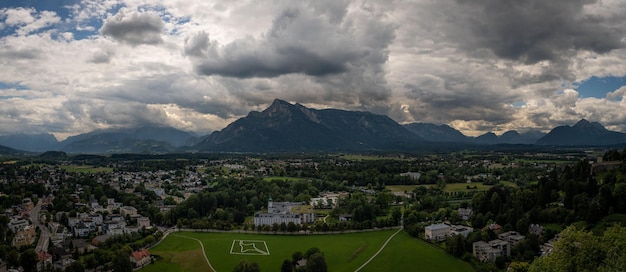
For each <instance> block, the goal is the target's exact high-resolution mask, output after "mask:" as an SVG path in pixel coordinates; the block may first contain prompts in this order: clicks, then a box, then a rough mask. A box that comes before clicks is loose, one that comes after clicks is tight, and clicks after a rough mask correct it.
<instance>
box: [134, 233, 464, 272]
mask: <svg viewBox="0 0 626 272" xmlns="http://www.w3.org/2000/svg"><path fill="white" fill-rule="evenodd" d="M395 231H396V230H386V231H374V232H362V233H349V234H335V235H307V236H290V235H260V234H237V233H195V232H191V233H190V232H180V233H174V234H171V235H170V236H168V237H167V238H166V239H165V240H164V241H163V243H161V244H159V245H158V246H156V247H155V248H153V249H151V250H150V252H151V253H152V254H156V255H159V256H161V260H159V261H157V262H156V263H155V264H153V265H149V266H147V267H145V268H143V269H142V270H141V271H142V272H145V271H147V272H151V271H208V270H209V267H208V265H207V264H206V263H205V262H204V260H203V257H202V252H201V251H200V244H199V243H198V242H196V241H195V240H192V239H189V238H185V237H192V238H197V239H199V240H201V241H202V243H203V244H204V248H205V251H206V254H207V257H208V258H209V261H210V262H211V265H212V266H213V267H214V268H215V269H216V270H217V271H232V269H233V268H234V267H235V266H236V265H237V263H238V262H239V261H241V260H244V259H246V260H249V261H252V262H256V263H258V264H259V266H260V267H261V270H262V271H279V270H280V266H281V264H282V262H283V260H285V259H291V255H292V254H293V253H294V252H296V251H300V252H302V253H304V252H305V251H306V250H307V249H309V248H311V247H318V248H319V249H320V250H321V251H322V252H323V253H324V255H325V257H326V263H327V264H328V268H329V269H328V270H329V271H354V270H355V269H357V268H358V267H359V266H361V265H362V264H363V263H365V262H366V261H367V260H368V259H369V258H370V257H371V256H372V255H373V254H375V253H376V251H378V249H379V248H380V247H381V246H382V245H383V244H384V242H385V241H386V240H387V238H389V236H391V235H392V234H393V233H394V232H395ZM239 241H243V242H242V243H240V242H239ZM416 267H419V268H420V271H472V269H471V267H470V265H469V264H467V263H464V262H463V261H461V260H458V259H455V258H454V257H452V256H450V255H447V254H446V253H444V252H443V251H441V250H440V249H437V248H435V247H433V246H432V245H430V244H428V243H426V242H423V241H421V240H418V239H415V238H412V237H410V236H409V235H408V234H406V233H405V232H400V233H399V234H398V235H396V236H395V237H394V238H393V239H392V240H391V242H390V243H389V244H388V245H387V247H386V248H385V249H384V250H383V251H382V252H381V254H380V255H379V256H378V257H377V258H375V259H374V260H373V261H372V262H371V263H370V264H368V265H367V266H366V267H365V268H363V270H361V271H414V270H415V268H416Z"/></svg>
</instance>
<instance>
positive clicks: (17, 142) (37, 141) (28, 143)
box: [0, 134, 59, 152]
mask: <svg viewBox="0 0 626 272" xmlns="http://www.w3.org/2000/svg"><path fill="white" fill-rule="evenodd" d="M58 144H59V141H58V140H57V139H56V138H55V137H54V135H52V134H11V135H2V136H0V145H3V146H6V147H10V148H13V149H18V150H24V151H30V152H42V151H46V150H50V148H53V147H56V146H57V145H58Z"/></svg>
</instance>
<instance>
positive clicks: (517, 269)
mask: <svg viewBox="0 0 626 272" xmlns="http://www.w3.org/2000/svg"><path fill="white" fill-rule="evenodd" d="M529 267H530V265H529V264H528V263H527V262H512V263H511V264H510V265H509V270H507V271H510V272H527V271H528V268H529Z"/></svg>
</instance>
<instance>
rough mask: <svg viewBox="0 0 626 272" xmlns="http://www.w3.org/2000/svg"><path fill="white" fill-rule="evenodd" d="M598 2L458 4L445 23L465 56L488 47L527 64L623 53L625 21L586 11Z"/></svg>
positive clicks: (484, 0)
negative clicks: (615, 51) (616, 51)
mask: <svg viewBox="0 0 626 272" xmlns="http://www.w3.org/2000/svg"><path fill="white" fill-rule="evenodd" d="M442 2H445V1H442ZM595 2H597V1H594V0H550V1H545V0H525V1H502V0H457V1H456V3H457V5H453V6H454V7H455V8H457V10H456V11H454V12H453V13H452V15H453V16H450V17H449V18H447V19H450V20H453V21H450V25H449V26H451V27H453V28H455V29H454V30H452V31H449V32H448V33H449V34H450V33H453V34H454V35H449V36H448V38H449V39H451V40H452V41H453V42H456V43H459V45H460V47H461V48H463V49H464V50H467V51H475V50H477V49H480V48H487V49H490V50H491V51H492V52H493V53H494V54H495V55H496V56H498V57H501V58H506V59H512V60H520V61H523V62H525V63H536V62H538V61H542V60H551V61H554V60H560V59H561V58H562V57H564V56H568V55H571V54H572V52H575V51H578V50H588V51H592V52H595V53H606V52H609V51H611V50H613V49H618V48H623V47H624V43H623V42H622V41H621V39H622V38H623V37H624V33H625V29H624V28H623V27H619V26H618V25H616V24H615V22H614V20H621V21H622V22H623V20H624V19H623V16H622V19H619V18H605V17H600V16H599V15H594V14H591V13H588V12H586V11H585V10H584V8H585V5H587V4H593V3H595ZM448 7H450V6H448ZM620 16H621V15H620Z"/></svg>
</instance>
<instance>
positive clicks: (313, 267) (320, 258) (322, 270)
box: [306, 252, 328, 272]
mask: <svg viewBox="0 0 626 272" xmlns="http://www.w3.org/2000/svg"><path fill="white" fill-rule="evenodd" d="M306 271H307V272H328V265H326V259H325V258H324V254H323V253H321V252H316V253H314V254H313V255H311V256H309V258H307V260H306Z"/></svg>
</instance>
